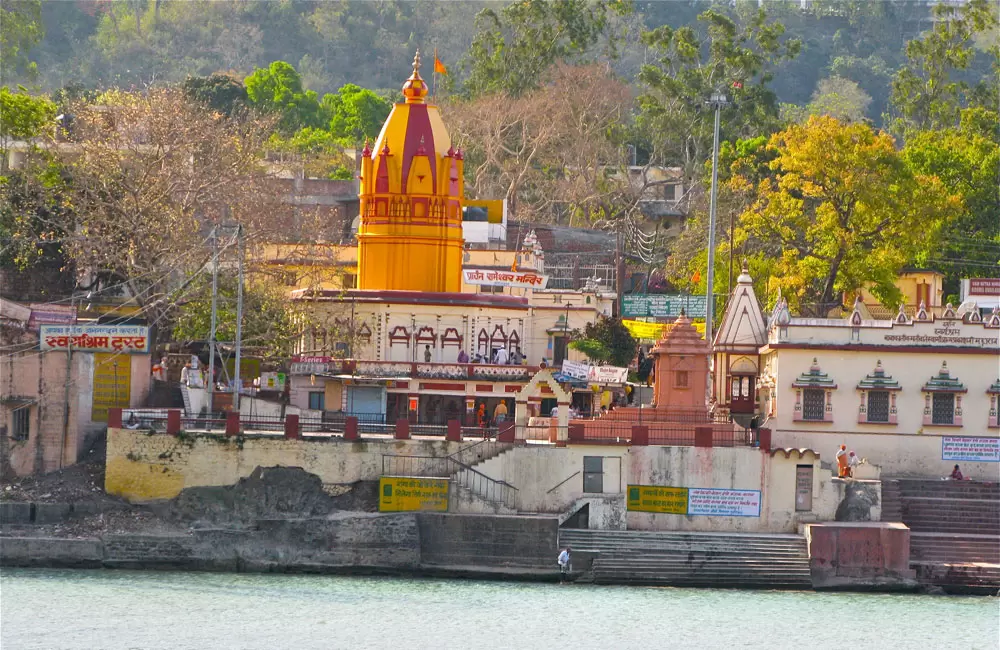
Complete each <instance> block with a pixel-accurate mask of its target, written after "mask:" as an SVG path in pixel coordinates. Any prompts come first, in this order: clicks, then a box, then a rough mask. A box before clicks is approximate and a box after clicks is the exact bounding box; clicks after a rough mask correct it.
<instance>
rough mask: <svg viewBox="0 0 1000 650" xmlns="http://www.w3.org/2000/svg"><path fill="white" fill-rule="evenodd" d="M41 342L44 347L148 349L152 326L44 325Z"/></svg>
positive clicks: (75, 349)
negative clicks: (150, 327)
mask: <svg viewBox="0 0 1000 650" xmlns="http://www.w3.org/2000/svg"><path fill="white" fill-rule="evenodd" d="M38 346H39V348H41V349H42V350H68V349H70V348H72V349H73V350H74V351H77V352H123V353H127V354H140V353H143V352H149V328H148V327H146V326H145V325H41V326H40V327H39V336H38Z"/></svg>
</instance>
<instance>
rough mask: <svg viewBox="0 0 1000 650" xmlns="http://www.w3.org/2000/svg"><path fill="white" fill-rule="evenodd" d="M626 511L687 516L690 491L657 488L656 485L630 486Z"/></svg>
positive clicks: (676, 488)
mask: <svg viewBox="0 0 1000 650" xmlns="http://www.w3.org/2000/svg"><path fill="white" fill-rule="evenodd" d="M626 510H629V511H631V512H661V513H665V514H668V515H686V514H687V513H688V489H687V488H682V487H657V486H655V485H630V486H628V500H627V502H626Z"/></svg>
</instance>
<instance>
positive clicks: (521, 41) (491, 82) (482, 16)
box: [463, 0, 631, 97]
mask: <svg viewBox="0 0 1000 650" xmlns="http://www.w3.org/2000/svg"><path fill="white" fill-rule="evenodd" d="M629 11H631V3H630V2H622V1H617V2H612V1H608V0H523V1H522V2H513V3H510V4H508V5H507V6H505V7H504V8H503V9H501V10H500V12H499V13H498V12H496V11H495V10H494V9H492V8H490V7H487V8H486V9H483V10H482V11H481V12H480V13H479V15H478V16H476V28H477V32H476V35H475V38H473V40H472V44H471V45H470V46H469V51H468V53H467V55H466V58H465V59H464V61H463V67H464V68H465V69H466V70H468V77H467V78H466V81H465V85H464V92H465V94H466V95H467V96H469V97H478V96H480V95H490V94H493V93H507V94H510V95H512V96H515V97H516V96H519V95H521V94H522V93H524V92H526V91H528V90H531V89H533V88H537V87H538V86H539V85H540V84H542V83H544V82H545V81H546V79H547V73H548V71H549V70H550V69H551V67H552V66H553V65H555V64H556V63H558V62H565V63H579V62H581V60H582V59H583V57H585V56H586V55H587V54H588V53H589V52H590V51H591V50H592V49H593V48H594V46H596V45H597V44H598V42H599V41H600V39H601V37H602V36H605V35H606V29H607V26H608V15H609V12H616V13H627V12H629ZM615 47H616V43H615V40H614V39H611V40H609V41H608V51H607V52H606V54H607V55H608V56H609V57H612V58H613V57H614V56H615Z"/></svg>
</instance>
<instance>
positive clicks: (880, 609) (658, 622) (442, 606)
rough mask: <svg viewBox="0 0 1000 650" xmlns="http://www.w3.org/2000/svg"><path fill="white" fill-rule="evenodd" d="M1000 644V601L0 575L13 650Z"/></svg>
mask: <svg viewBox="0 0 1000 650" xmlns="http://www.w3.org/2000/svg"><path fill="white" fill-rule="evenodd" d="M845 631H846V636H841V635H842V634H844V632H845ZM998 647H1000V600H998V599H997V598H983V597H978V598H975V597H952V596H909V595H870V594H831V593H822V594H821V593H812V592H780V591H730V590H721V589H673V588H641V587H596V586H590V585H568V584H567V585H558V584H535V583H518V582H476V581H462V580H419V579H401V578H369V577H331V576H294V575H255V574H220V573H174V572H164V573H157V572H141V571H68V570H67V571H62V570H40V569H24V570H4V571H3V572H2V573H0V648H2V650H23V649H27V648H43V649H45V650H57V649H59V650H61V649H69V648H74V649H75V648H86V649H88V650H89V649H96V648H108V649H112V648H114V649H117V648H142V649H148V648H169V649H171V650H189V649H195V648H197V649H199V650H200V649H202V648H208V649H214V648H263V649H267V650H278V649H283V648H290V649H294V650H306V649H312V648H322V649H324V650H326V649H331V648H346V649H356V648H377V649H379V650H391V649H395V648H407V649H414V650H419V649H424V648H426V649H428V650H443V649H450V648H473V649H475V650H506V649H508V648H513V649H525V650H542V649H544V650H555V649H556V648H572V649H574V650H585V649H590V648H593V649H595V650H597V649H600V650H617V649H619V648H643V649H647V648H723V649H725V650H731V649H735V648H809V649H810V650H818V649H821V648H836V649H837V650H856V649H858V648H915V649H918V650H939V649H944V648H948V649H958V648H974V649H977V650H978V649H980V648H982V649H987V650H989V649H996V648H998Z"/></svg>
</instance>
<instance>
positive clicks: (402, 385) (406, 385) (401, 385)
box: [392, 381, 410, 388]
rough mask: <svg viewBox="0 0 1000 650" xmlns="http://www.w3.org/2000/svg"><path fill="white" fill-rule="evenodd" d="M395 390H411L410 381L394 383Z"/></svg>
mask: <svg viewBox="0 0 1000 650" xmlns="http://www.w3.org/2000/svg"><path fill="white" fill-rule="evenodd" d="M392 387H393V388H409V387H410V382H408V381H394V382H392Z"/></svg>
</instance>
